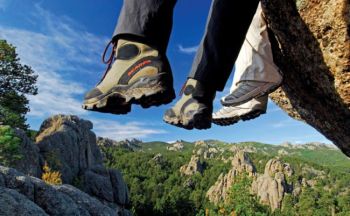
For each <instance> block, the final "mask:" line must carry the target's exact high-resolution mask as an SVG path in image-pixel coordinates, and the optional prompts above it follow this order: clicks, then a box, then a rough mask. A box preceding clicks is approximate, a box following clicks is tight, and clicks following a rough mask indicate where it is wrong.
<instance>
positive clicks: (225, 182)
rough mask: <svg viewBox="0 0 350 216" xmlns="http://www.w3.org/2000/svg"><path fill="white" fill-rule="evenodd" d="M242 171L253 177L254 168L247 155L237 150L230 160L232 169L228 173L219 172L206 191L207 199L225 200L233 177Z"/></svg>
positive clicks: (214, 200)
mask: <svg viewBox="0 0 350 216" xmlns="http://www.w3.org/2000/svg"><path fill="white" fill-rule="evenodd" d="M242 173H247V174H248V176H251V177H253V176H255V173H256V169H255V167H254V165H253V163H252V162H251V161H250V159H249V157H248V155H247V154H246V153H245V152H243V151H239V152H238V153H237V154H236V155H235V156H234V158H233V160H232V169H231V170H230V171H229V172H228V174H226V175H224V174H223V173H221V174H220V176H219V178H218V180H217V181H216V183H215V184H214V185H213V186H211V187H210V188H209V190H208V192H207V197H208V199H209V200H210V201H211V202H212V203H214V204H218V203H219V202H220V201H225V200H226V197H227V194H228V191H229V190H230V188H231V186H232V185H233V184H234V182H235V178H236V177H237V176H238V175H240V174H242Z"/></svg>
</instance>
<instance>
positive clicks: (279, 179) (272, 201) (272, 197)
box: [252, 159, 293, 210]
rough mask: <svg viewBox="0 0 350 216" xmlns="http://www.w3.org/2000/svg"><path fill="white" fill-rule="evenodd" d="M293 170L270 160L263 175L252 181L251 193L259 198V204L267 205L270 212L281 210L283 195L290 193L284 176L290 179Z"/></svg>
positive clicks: (286, 165) (277, 161) (278, 161)
mask: <svg viewBox="0 0 350 216" xmlns="http://www.w3.org/2000/svg"><path fill="white" fill-rule="evenodd" d="M292 174H293V170H292V168H291V167H290V165H289V164H287V163H282V162H281V161H280V160H278V159H271V160H269V161H268V162H267V164H266V166H265V172H264V174H263V175H260V176H258V177H257V179H256V180H254V181H253V184H252V191H253V193H255V194H257V195H258V197H259V198H260V202H261V203H262V204H265V205H269V206H270V207H271V209H272V210H275V209H277V208H281V204H282V200H283V197H284V194H285V193H287V192H290V191H291V188H290V186H289V185H288V184H287V181H286V176H288V177H290V176H292Z"/></svg>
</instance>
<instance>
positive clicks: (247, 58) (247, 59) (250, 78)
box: [213, 4, 282, 126]
mask: <svg viewBox="0 0 350 216" xmlns="http://www.w3.org/2000/svg"><path fill="white" fill-rule="evenodd" d="M235 66H236V67H235V68H236V69H235V75H234V80H233V83H232V87H231V89H230V93H231V94H232V93H233V92H237V91H239V89H240V88H244V89H249V88H247V87H245V86H244V85H245V84H247V83H249V82H258V83H259V84H260V83H264V84H265V83H270V84H275V83H277V82H280V81H281V78H282V77H281V75H280V74H279V72H278V68H277V66H276V65H275V64H274V63H273V57H272V51H271V44H270V41H269V37H268V33H267V25H266V22H265V19H264V17H263V13H262V10H261V5H260V4H259V6H258V9H257V11H256V13H255V16H254V19H253V22H252V24H251V25H250V27H249V30H248V33H247V36H246V39H245V41H244V43H243V46H242V48H241V51H240V53H239V55H238V58H237V60H236V63H235ZM228 97H230V96H228ZM223 101H226V97H224V98H223ZM267 101H268V95H267V94H265V95H263V96H261V97H257V98H252V99H250V100H248V101H247V102H245V103H243V104H239V105H236V106H229V107H222V108H221V109H220V110H218V111H217V112H215V113H213V122H214V123H215V124H218V125H222V126H226V125H232V124H234V123H236V122H238V121H239V120H244V121H245V120H249V119H253V118H256V117H258V116H260V115H261V114H264V113H265V112H266V108H267Z"/></svg>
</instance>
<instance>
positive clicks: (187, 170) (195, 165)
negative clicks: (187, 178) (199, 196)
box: [180, 155, 204, 175]
mask: <svg viewBox="0 0 350 216" xmlns="http://www.w3.org/2000/svg"><path fill="white" fill-rule="evenodd" d="M203 171H204V164H203V163H202V162H201V161H200V159H199V157H198V156H196V155H193V156H192V157H191V160H190V162H189V163H188V164H187V165H184V166H182V167H180V172H181V173H182V174H184V175H193V174H195V173H197V172H198V173H203Z"/></svg>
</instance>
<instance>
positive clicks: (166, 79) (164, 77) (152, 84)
mask: <svg viewBox="0 0 350 216" xmlns="http://www.w3.org/2000/svg"><path fill="white" fill-rule="evenodd" d="M148 79H149V80H146V82H148V83H149V84H148V86H145V87H143V88H142V89H143V91H144V93H143V95H142V96H141V97H140V98H139V99H135V101H134V103H135V104H139V105H141V107H142V108H149V107H151V106H160V105H164V104H169V103H171V102H172V101H173V100H174V99H175V98H176V94H175V91H174V88H173V80H172V76H171V75H170V74H168V73H160V74H158V75H157V76H155V77H152V78H148Z"/></svg>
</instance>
